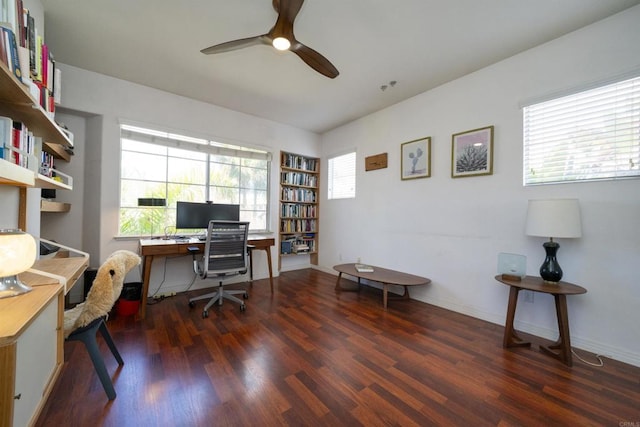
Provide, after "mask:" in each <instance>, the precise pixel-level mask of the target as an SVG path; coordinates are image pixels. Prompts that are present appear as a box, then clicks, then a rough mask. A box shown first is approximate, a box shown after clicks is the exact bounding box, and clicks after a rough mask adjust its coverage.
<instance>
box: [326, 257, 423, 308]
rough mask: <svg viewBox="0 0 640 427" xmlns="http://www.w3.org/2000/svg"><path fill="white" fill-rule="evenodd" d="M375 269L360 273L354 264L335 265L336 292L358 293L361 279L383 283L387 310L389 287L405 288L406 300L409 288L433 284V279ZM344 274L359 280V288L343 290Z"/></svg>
mask: <svg viewBox="0 0 640 427" xmlns="http://www.w3.org/2000/svg"><path fill="white" fill-rule="evenodd" d="M372 267H373V272H368V273H367V272H360V271H358V270H356V265H355V264H354V263H351V264H339V265H334V266H333V269H334V270H336V271H337V272H338V280H337V281H336V287H335V290H336V291H357V290H359V289H360V279H367V280H372V281H374V282H379V283H382V305H383V307H384V309H385V310H386V309H387V293H388V288H389V285H398V286H404V295H402V296H403V297H404V298H405V299H409V288H408V286H416V285H427V284H429V283H431V279H427V278H426V277H420V276H414V275H413V274H407V273H401V272H399V271H395V270H388V269H386V268H382V267H375V266H372ZM342 273H344V274H348V275H349V276H353V277H357V278H358V288H354V289H351V288H343V287H342V286H340V279H341V278H342Z"/></svg>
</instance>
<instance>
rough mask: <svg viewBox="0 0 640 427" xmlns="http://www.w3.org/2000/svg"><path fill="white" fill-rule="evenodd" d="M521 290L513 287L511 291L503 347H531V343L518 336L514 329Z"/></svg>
mask: <svg viewBox="0 0 640 427" xmlns="http://www.w3.org/2000/svg"><path fill="white" fill-rule="evenodd" d="M519 292H520V288H518V287H516V286H511V289H510V291H509V306H508V307H507V321H506V322H505V325H504V338H503V340H502V347H504V348H509V347H529V346H531V343H529V342H526V341H524V340H523V339H522V338H520V337H519V336H518V335H517V334H516V331H515V329H514V328H513V320H514V319H515V317H516V306H517V305H518V293H519Z"/></svg>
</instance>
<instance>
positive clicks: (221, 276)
mask: <svg viewBox="0 0 640 427" xmlns="http://www.w3.org/2000/svg"><path fill="white" fill-rule="evenodd" d="M248 235H249V223H248V222H242V221H218V220H211V221H209V227H208V228H207V240H206V241H205V245H204V252H203V253H202V254H200V256H197V254H198V252H199V249H198V248H197V247H195V246H192V247H189V248H188V250H189V252H191V254H192V256H193V269H194V271H195V272H196V274H197V275H198V276H199V277H200V278H201V279H207V278H215V279H216V280H217V281H218V286H217V290H216V291H215V292H212V293H208V294H206V295H200V296H197V297H194V298H191V299H189V307H194V306H195V301H198V300H202V299H209V302H208V303H207V305H205V307H204V309H203V311H202V317H203V318H207V317H209V308H210V307H211V306H212V305H213V304H215V303H216V302H217V303H218V305H222V300H223V299H225V298H226V299H228V300H231V301H234V302H237V303H239V304H240V311H244V310H245V309H246V305H245V303H244V301H243V300H241V299H240V298H237V297H236V296H235V295H242V297H243V298H244V299H247V298H249V294H248V293H247V291H245V290H224V288H223V281H224V280H225V279H227V278H231V277H235V276H238V275H242V274H246V273H247V258H248V251H247V238H248Z"/></svg>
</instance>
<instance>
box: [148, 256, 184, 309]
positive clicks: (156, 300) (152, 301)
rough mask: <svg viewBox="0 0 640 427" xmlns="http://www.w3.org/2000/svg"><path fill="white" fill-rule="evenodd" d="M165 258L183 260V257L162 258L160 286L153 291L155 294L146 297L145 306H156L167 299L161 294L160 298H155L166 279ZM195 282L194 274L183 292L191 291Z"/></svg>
mask: <svg viewBox="0 0 640 427" xmlns="http://www.w3.org/2000/svg"><path fill="white" fill-rule="evenodd" d="M167 258H183V257H182V256H174V257H164V264H163V268H162V281H160V285H158V288H157V289H156V290H155V292H154V293H153V294H152V295H148V296H147V305H154V304H158V303H159V302H160V301H162V300H164V299H165V298H167V297H166V296H165V295H162V294H161V295H160V297H156V295H158V293H159V292H160V289H162V285H164V283H165V281H166V279H167ZM195 281H196V274H195V273H194V274H193V278H192V279H191V283H189V284H188V285H187V289H186V290H185V292H186V291H188V290H189V289H191V287H192V286H193V284H194V283H195ZM173 295H175V292H174V293H173Z"/></svg>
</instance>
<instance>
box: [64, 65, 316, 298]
mask: <svg viewBox="0 0 640 427" xmlns="http://www.w3.org/2000/svg"><path fill="white" fill-rule="evenodd" d="M60 68H61V70H62V88H63V89H62V106H63V107H64V108H65V113H68V114H70V115H72V116H73V112H74V111H75V112H76V115H77V117H76V119H75V120H74V124H76V125H77V126H80V127H82V126H83V124H82V123H84V126H85V131H84V132H83V133H85V134H86V138H85V139H86V141H83V143H84V145H85V152H86V154H85V166H84V176H83V177H75V179H76V180H82V181H83V185H84V191H82V190H81V191H82V195H83V200H84V226H83V235H82V239H83V246H82V248H83V250H85V251H87V252H89V253H90V254H91V256H92V259H91V265H92V266H93V267H98V266H99V264H100V263H101V262H102V261H104V259H105V258H106V257H107V256H108V255H109V254H111V253H112V252H113V251H114V250H117V249H129V250H132V251H137V250H138V243H137V240H121V239H118V240H116V239H115V238H114V237H115V236H116V235H117V233H118V206H119V196H120V195H119V176H120V138H119V125H120V123H121V122H127V123H138V124H141V125H146V126H150V127H154V128H159V129H164V130H170V131H175V132H177V133H183V134H187V135H192V136H201V137H206V138H210V139H214V140H218V141H223V142H230V143H236V144H241V145H245V146H250V147H258V148H262V149H266V150H268V151H271V152H272V153H273V156H274V161H273V164H272V170H271V176H270V180H271V182H270V185H271V194H272V199H271V200H270V211H271V212H272V216H271V219H270V224H269V225H270V228H271V230H272V231H274V232H275V234H274V235H275V237H276V238H277V225H278V216H277V212H278V210H277V202H278V194H279V192H278V177H279V169H278V158H279V155H280V150H287V151H294V152H297V153H301V154H307V155H314V156H319V154H320V148H319V141H320V137H319V136H318V135H317V134H314V133H311V132H306V131H302V130H299V129H296V128H293V127H290V126H287V125H282V124H279V123H275V122H272V121H268V120H264V119H260V118H257V117H254V116H249V115H246V114H242V113H238V112H234V111H231V110H227V109H224V108H221V107H217V106H214V105H211V104H206V103H202V102H199V101H194V100H191V99H188V98H184V97H180V96H176V95H173V94H170V93H166V92H162V91H159V90H155V89H151V88H148V87H145V86H141V85H137V84H133V83H130V82H126V81H123V80H118V79H114V78H111V77H107V76H104V75H100V74H97V73H93V72H89V71H86V70H81V69H78V68H75V67H71V66H67V65H64V64H61V65H60ZM72 130H73V129H72ZM59 232H60V233H63V234H64V233H77V232H78V223H76V222H74V221H67V222H66V225H65V226H63V229H62V230H60V231H59ZM272 255H273V256H272V258H273V261H274V271H275V272H276V274H277V259H278V257H277V250H276V248H273V252H272ZM307 260H308V259H307ZM165 263H166V264H165ZM307 266H308V264H307ZM165 267H166V271H167V276H166V279H164V284H163V285H162V290H161V292H162V293H165V292H171V291H173V292H179V291H183V290H185V289H186V286H187V284H188V283H189V281H190V280H191V277H192V267H191V260H190V258H188V257H180V258H169V259H164V258H160V259H157V260H156V261H155V262H154V266H153V268H152V276H151V284H150V294H153V293H154V292H155V290H156V289H157V288H158V286H160V284H161V282H163V276H164V270H165ZM254 268H255V271H254V277H255V278H264V277H268V270H267V265H266V254H264V253H263V251H258V252H257V254H256V259H255V260H254ZM128 280H136V281H138V280H140V272H139V271H135V272H133V273H131V274H130V276H129V277H128ZM197 287H198V286H197V285H196V286H194V287H193V289H196V288H197Z"/></svg>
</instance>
